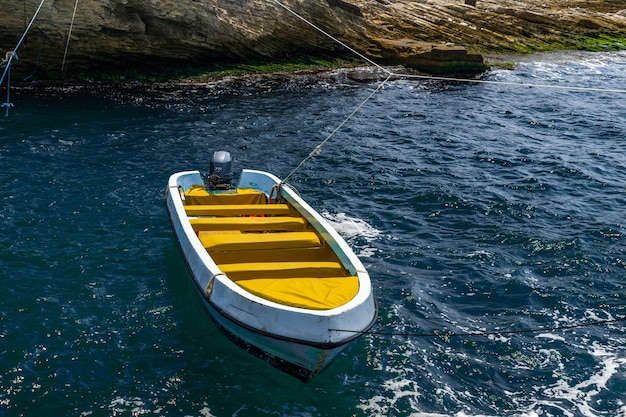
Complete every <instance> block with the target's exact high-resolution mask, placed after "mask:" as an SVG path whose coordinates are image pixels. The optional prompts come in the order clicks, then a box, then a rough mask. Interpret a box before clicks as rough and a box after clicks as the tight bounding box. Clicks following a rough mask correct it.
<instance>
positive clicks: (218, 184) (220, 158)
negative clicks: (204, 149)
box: [209, 151, 233, 190]
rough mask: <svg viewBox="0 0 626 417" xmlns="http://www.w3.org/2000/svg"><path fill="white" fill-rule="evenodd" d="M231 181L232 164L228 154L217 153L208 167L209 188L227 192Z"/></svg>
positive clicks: (223, 152)
mask: <svg viewBox="0 0 626 417" xmlns="http://www.w3.org/2000/svg"><path fill="white" fill-rule="evenodd" d="M232 179H233V163H232V161H231V159H230V152H227V151H217V152H215V153H214V154H213V158H211V164H210V166H209V187H210V188H211V189H212V190H216V189H218V190H228V189H229V188H230V182H231V181H232Z"/></svg>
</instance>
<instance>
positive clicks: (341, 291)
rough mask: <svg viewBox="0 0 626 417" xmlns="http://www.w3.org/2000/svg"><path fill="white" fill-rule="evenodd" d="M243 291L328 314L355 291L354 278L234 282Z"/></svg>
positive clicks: (356, 288) (356, 290)
mask: <svg viewBox="0 0 626 417" xmlns="http://www.w3.org/2000/svg"><path fill="white" fill-rule="evenodd" d="M236 283H237V285H239V286H240V287H241V288H243V289H245V290H246V291H248V292H250V293H252V294H254V295H256V296H258V297H261V298H264V299H266V300H269V301H273V302H275V303H278V304H283V305H288V306H291V307H299V308H306V309H310V310H330V309H332V308H337V307H340V306H342V305H344V304H346V303H347V302H348V301H350V300H352V299H353V298H354V297H355V296H356V294H357V292H358V291H359V280H358V278H357V277H354V276H352V277H330V278H279V279H275V278H262V279H246V280H239V281H236Z"/></svg>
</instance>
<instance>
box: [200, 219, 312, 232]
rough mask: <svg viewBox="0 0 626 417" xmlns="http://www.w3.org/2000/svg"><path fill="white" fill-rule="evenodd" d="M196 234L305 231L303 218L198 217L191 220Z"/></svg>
mask: <svg viewBox="0 0 626 417" xmlns="http://www.w3.org/2000/svg"><path fill="white" fill-rule="evenodd" d="M189 223H191V226H192V227H193V230H195V231H196V232H198V231H201V230H206V231H210V230H256V231H266V230H304V229H305V228H306V225H307V223H306V220H304V219H303V218H302V217H288V216H279V217H198V218H191V219H189Z"/></svg>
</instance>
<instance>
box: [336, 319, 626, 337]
mask: <svg viewBox="0 0 626 417" xmlns="http://www.w3.org/2000/svg"><path fill="white" fill-rule="evenodd" d="M622 321H626V317H622V318H617V319H609V320H598V321H592V322H589V323H577V324H571V325H567V326H554V327H542V328H537V329H523V330H501V331H492V332H467V333H454V332H449V333H447V332H444V331H434V332H433V333H400V332H373V331H369V330H368V331H359V330H344V329H328V330H331V331H336V332H350V333H359V334H371V335H375V336H403V337H441V338H449V337H470V336H498V335H506V334H523V333H541V332H549V331H565V330H571V329H578V328H581V327H592V326H601V325H606V324H611V323H618V322H622Z"/></svg>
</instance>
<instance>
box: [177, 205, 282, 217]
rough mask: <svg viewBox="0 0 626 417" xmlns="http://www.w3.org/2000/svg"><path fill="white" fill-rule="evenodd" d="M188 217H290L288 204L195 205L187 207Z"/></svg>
mask: <svg viewBox="0 0 626 417" xmlns="http://www.w3.org/2000/svg"><path fill="white" fill-rule="evenodd" d="M185 212H186V213H187V215H188V216H244V215H263V216H268V215H283V216H286V215H289V214H291V210H290V209H289V206H288V205H287V204H195V205H187V206H185Z"/></svg>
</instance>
